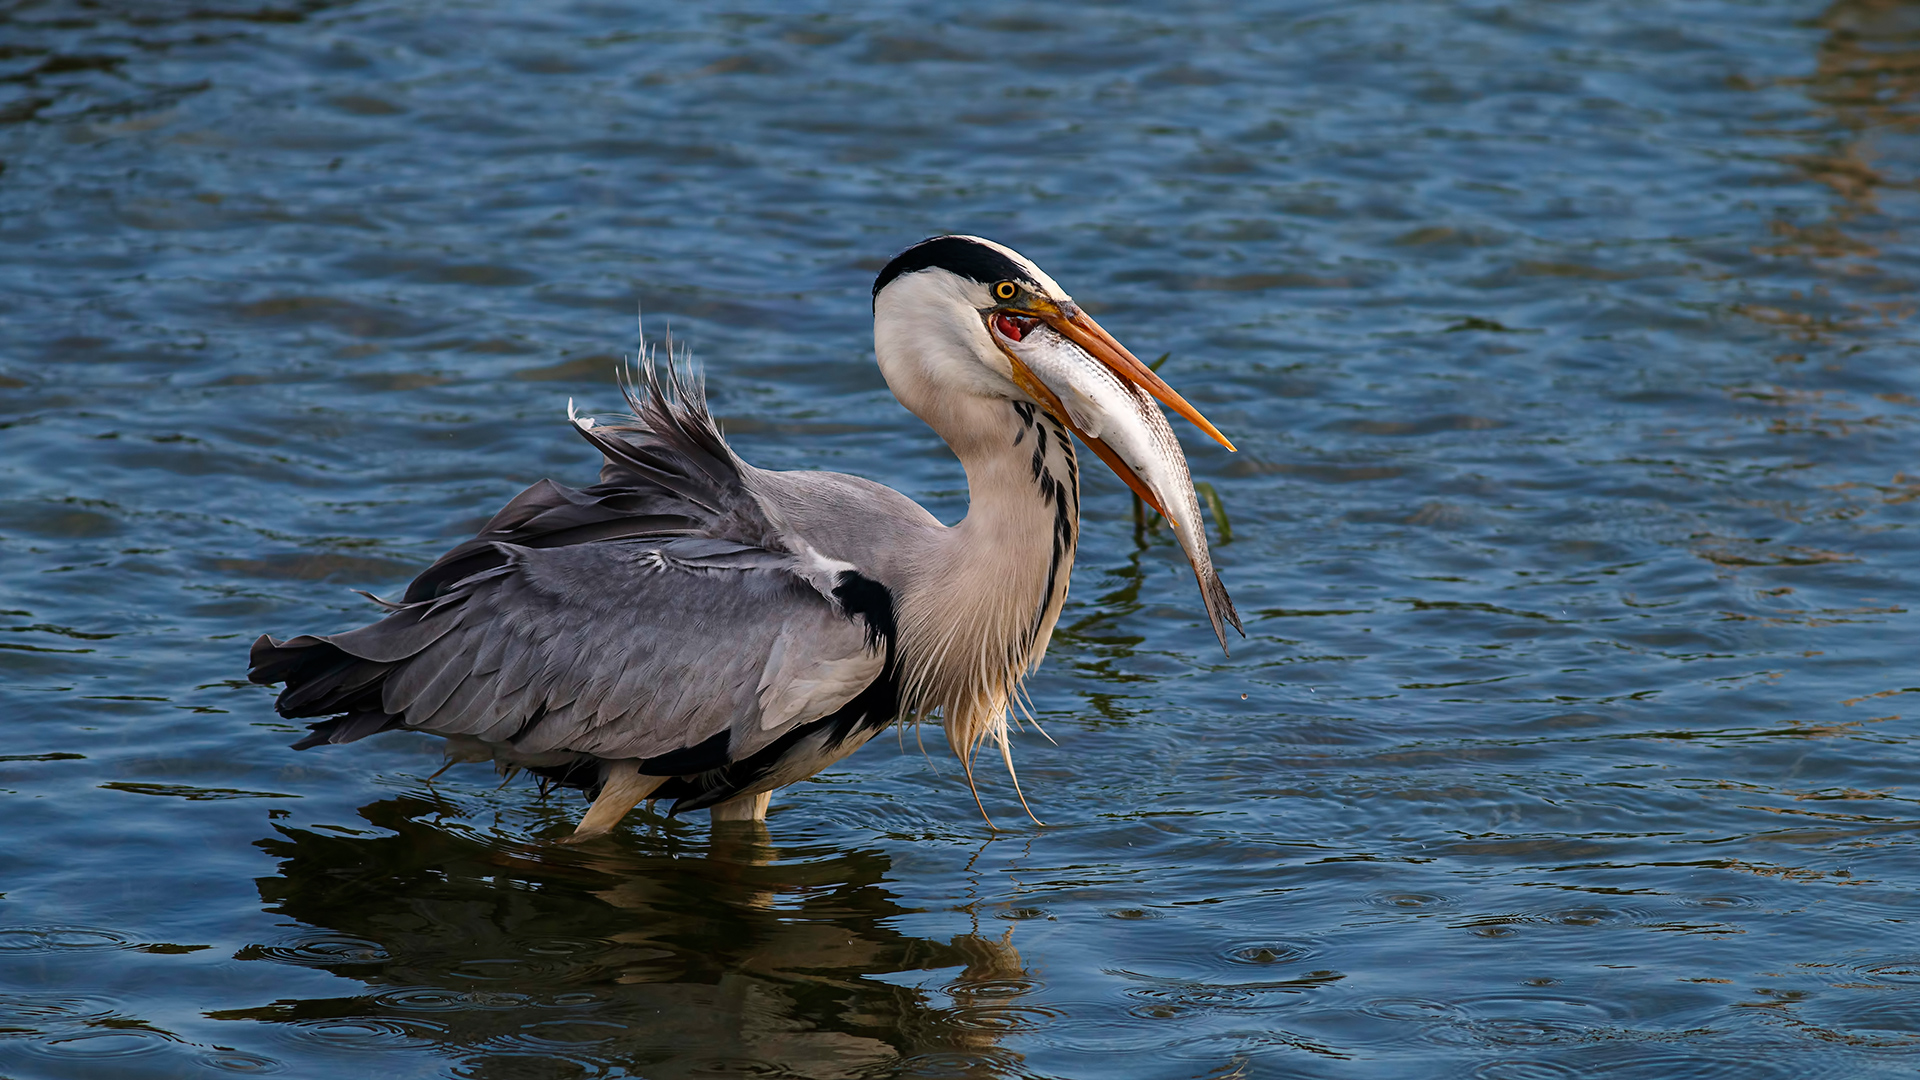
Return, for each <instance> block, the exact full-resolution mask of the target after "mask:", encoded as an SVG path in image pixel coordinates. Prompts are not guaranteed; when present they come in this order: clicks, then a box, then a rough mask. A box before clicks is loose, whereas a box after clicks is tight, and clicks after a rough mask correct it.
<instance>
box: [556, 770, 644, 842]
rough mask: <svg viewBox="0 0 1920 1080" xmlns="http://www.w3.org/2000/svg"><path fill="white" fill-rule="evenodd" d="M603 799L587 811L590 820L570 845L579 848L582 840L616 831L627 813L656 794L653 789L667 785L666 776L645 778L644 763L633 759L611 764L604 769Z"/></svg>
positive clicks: (570, 839) (586, 818)
mask: <svg viewBox="0 0 1920 1080" xmlns="http://www.w3.org/2000/svg"><path fill="white" fill-rule="evenodd" d="M601 770H602V771H601V780H600V797H599V798H597V799H595V800H593V805H592V806H590V807H588V808H587V813H586V816H584V817H582V818H581V819H580V824H579V825H577V826H575V827H574V830H573V835H572V836H569V837H567V839H566V842H567V843H569V844H577V843H579V842H580V841H582V840H591V839H593V838H594V837H596V836H604V835H606V834H607V833H609V832H611V831H613V827H614V826H615V825H618V824H620V819H621V818H623V817H626V816H627V811H629V810H631V809H633V808H634V807H635V806H638V805H639V804H640V800H642V799H644V798H646V797H647V796H649V795H651V794H653V789H654V788H657V787H659V786H660V785H661V784H664V783H666V782H667V778H666V777H664V776H643V775H641V773H640V763H639V762H637V761H633V760H631V759H628V760H622V761H609V762H607V763H606V764H605V765H604V766H602V767H601Z"/></svg>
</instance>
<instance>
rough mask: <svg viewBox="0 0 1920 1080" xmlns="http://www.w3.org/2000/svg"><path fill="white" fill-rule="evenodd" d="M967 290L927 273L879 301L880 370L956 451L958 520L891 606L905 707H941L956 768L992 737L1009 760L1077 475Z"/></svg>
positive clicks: (1075, 507)
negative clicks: (1010, 725) (964, 499)
mask: <svg viewBox="0 0 1920 1080" xmlns="http://www.w3.org/2000/svg"><path fill="white" fill-rule="evenodd" d="M969 288H974V287H973V286H969V285H968V284H967V283H965V282H963V281H961V280H960V279H959V278H957V277H954V276H953V275H951V274H946V273H944V272H940V271H928V272H923V273H917V274H910V275H907V276H906V277H903V278H900V279H899V280H897V281H895V282H894V283H893V284H892V285H890V286H888V287H887V288H886V289H885V290H883V291H882V293H881V294H880V295H879V296H878V297H876V298H875V304H874V323H873V330H874V334H873V337H874V352H875V355H876V357H877V358H878V360H879V362H880V371H881V374H883V375H884V376H886V380H887V386H888V387H889V388H890V389H891V390H892V391H893V393H894V396H895V397H897V398H899V399H900V403H901V404H902V405H905V406H906V407H907V408H908V409H909V410H910V411H912V412H913V414H914V415H916V416H918V417H920V419H922V420H924V421H926V422H927V425H928V426H929V427H931V428H933V430H934V431H935V432H936V433H938V434H939V436H940V437H941V438H942V439H945V440H946V443H947V445H948V446H950V447H952V448H953V452H954V454H955V455H956V456H957V457H959V459H960V463H961V465H963V466H964V467H965V468H966V470H967V488H968V495H969V502H968V507H967V516H966V518H965V519H963V520H962V521H961V522H960V523H959V524H958V525H955V526H953V527H952V528H950V529H944V530H940V531H938V533H936V534H935V535H933V536H931V537H929V543H928V544H927V546H926V547H925V548H924V549H922V550H921V551H920V552H918V553H917V555H918V557H917V558H916V561H917V562H919V564H920V565H919V566H918V567H917V570H918V572H917V573H915V574H913V575H912V578H911V579H912V581H913V585H912V586H911V587H910V588H907V589H904V590H902V591H901V592H900V593H899V594H897V595H896V596H895V604H896V611H897V614H898V617H899V627H900V658H901V660H902V662H903V675H904V676H905V685H904V687H903V690H904V701H905V703H906V706H907V708H908V709H910V710H912V711H913V713H915V714H916V715H925V714H926V713H927V712H929V711H932V710H934V709H938V710H939V711H940V714H941V719H942V722H943V725H944V726H945V727H946V730H947V741H948V742H949V743H950V744H951V745H952V746H953V748H954V751H955V752H956V753H958V754H959V755H960V758H961V761H962V762H963V763H965V762H968V761H970V760H971V758H972V754H973V751H974V749H975V748H976V747H978V746H979V744H980V743H981V742H982V741H983V740H990V741H992V742H994V743H996V744H997V745H998V746H999V747H1000V750H1001V755H1002V757H1003V758H1006V759H1007V764H1008V767H1009V768H1011V767H1012V761H1011V758H1010V756H1009V754H1008V750H1007V709H1008V706H1009V705H1010V704H1011V703H1012V702H1013V701H1014V700H1015V699H1016V696H1017V694H1018V693H1019V688H1020V680H1021V678H1022V677H1023V676H1024V675H1025V674H1026V673H1027V672H1028V671H1030V670H1032V668H1033V666H1034V665H1035V664H1038V663H1039V662H1040V658H1041V656H1043V655H1044V654H1045V653H1046V648H1047V641H1048V640H1049V639H1050V638H1051V637H1052V635H1053V627H1054V623H1055V622H1056V621H1057V620H1058V619H1059V617H1060V607H1061V605H1062V604H1063V603H1064V602H1065V600H1066V596H1067V579H1068V577H1069V576H1070V575H1071V572H1072V569H1073V555H1074V548H1075V546H1076V544H1077V542H1078V540H1079V531H1080V475H1079V470H1078V468H1077V465H1076V462H1075V458H1074V452H1073V444H1072V442H1071V437H1070V436H1068V434H1067V433H1066V431H1065V430H1064V429H1063V428H1062V427H1061V425H1060V423H1059V422H1058V421H1056V420H1054V419H1052V418H1051V417H1049V416H1047V414H1046V413H1045V412H1043V411H1041V410H1040V409H1039V408H1038V407H1037V406H1035V405H1034V404H1033V403H1032V402H1031V401H1030V399H1028V397H1027V395H1026V394H1025V393H1024V392H1022V391H1021V390H1020V389H1019V387H1017V386H1016V385H1014V383H1013V380H1012V367H1011V364H1010V362H1009V361H1008V360H1007V359H1006V357H1005V355H1004V354H1002V353H1001V352H1000V349H999V346H998V345H996V344H995V343H994V341H993V339H992V337H991V336H989V334H988V333H987V329H986V324H985V322H984V320H982V318H981V317H980V308H979V306H978V305H979V303H980V302H981V301H984V300H985V299H986V297H985V293H984V291H982V292H981V293H980V295H979V296H977V297H976V296H974V295H972V294H971V293H970V292H969V291H968V290H969ZM1036 451H1038V457H1037V458H1036V456H1035V455H1036ZM969 775H971V770H970V769H969Z"/></svg>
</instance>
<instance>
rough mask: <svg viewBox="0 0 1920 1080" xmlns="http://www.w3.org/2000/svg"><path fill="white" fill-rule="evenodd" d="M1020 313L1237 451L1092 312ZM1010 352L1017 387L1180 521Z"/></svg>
mask: <svg viewBox="0 0 1920 1080" xmlns="http://www.w3.org/2000/svg"><path fill="white" fill-rule="evenodd" d="M1040 307H1041V305H1036V308H1040ZM1019 314H1021V315H1023V316H1027V317H1030V318H1038V319H1040V320H1041V321H1042V322H1044V323H1046V324H1047V325H1048V326H1050V327H1052V328H1053V329H1054V330H1055V331H1056V332H1058V333H1059V334H1060V336H1062V337H1064V338H1066V339H1067V340H1068V341H1071V342H1073V343H1074V344H1075V345H1077V346H1079V347H1080V348H1081V349H1082V350H1083V351H1085V352H1086V353H1087V355H1089V356H1091V357H1093V358H1094V359H1095V360H1097V361H1099V362H1100V363H1101V364H1103V365H1105V366H1106V367H1107V369H1108V370H1110V371H1112V372H1113V373H1114V374H1115V375H1116V376H1118V377H1119V378H1120V379H1121V380H1122V381H1123V382H1127V383H1131V384H1132V385H1134V386H1138V387H1140V388H1141V389H1143V390H1145V391H1147V392H1148V393H1150V394H1152V395H1153V396H1154V397H1156V398H1158V399H1160V400H1161V401H1162V402H1164V403H1165V404H1166V405H1167V406H1169V407H1170V408H1172V409H1173V411H1175V412H1177V413H1179V414H1180V415H1181V416H1184V417H1186V418H1187V419H1189V420H1191V421H1193V422H1194V424H1195V425H1197V426H1198V427H1199V428H1200V430H1202V431H1204V432H1206V433H1207V434H1208V435H1211V436H1212V437H1213V438H1214V439H1215V440H1216V441H1217V442H1219V443H1220V445H1221V446H1224V447H1226V448H1227V449H1228V450H1232V449H1234V446H1233V444H1232V443H1230V442H1228V441H1227V437H1226V436H1225V435H1222V434H1220V429H1219V428H1216V427H1214V426H1213V425H1212V424H1211V423H1209V422H1208V421H1207V418H1206V417H1204V416H1201V415H1200V410H1198V409H1196V408H1194V407H1193V406H1192V405H1190V404H1188V403H1187V399H1186V398H1183V397H1181V396H1180V394H1179V392H1178V391H1176V390H1175V389H1174V388H1173V387H1171V386H1168V385H1167V384H1166V381H1165V380H1164V379H1162V378H1160V376H1159V375H1157V374H1155V373H1154V371H1153V369H1152V368H1150V367H1148V366H1147V365H1145V364H1143V363H1141V362H1140V358H1139V357H1137V356H1135V355H1133V353H1132V352H1130V351H1128V349H1127V347H1126V346H1125V345H1122V344H1120V343H1119V342H1118V341H1116V340H1114V337H1113V335H1112V334H1109V333H1107V331H1106V328H1105V327H1103V326H1101V325H1100V324H1099V323H1097V322H1094V321H1093V317H1092V316H1090V315H1088V314H1087V313H1086V312H1084V311H1081V310H1080V309H1079V308H1078V307H1076V306H1074V305H1073V304H1071V303H1069V304H1067V305H1066V306H1065V308H1064V309H1062V308H1058V307H1054V306H1053V305H1052V304H1046V305H1044V308H1043V309H1041V310H1035V309H1028V310H1023V311H1020V312H1019ZM1005 351H1006V356H1007V358H1008V359H1009V360H1011V361H1012V362H1013V381H1014V383H1015V385H1017V386H1019V387H1020V389H1022V390H1024V391H1026V392H1027V394H1028V395H1030V396H1031V397H1032V398H1033V399H1034V400H1035V401H1038V402H1040V403H1041V405H1042V406H1044V407H1045V408H1046V410H1047V412H1049V413H1051V414H1052V415H1053V416H1054V417H1055V418H1057V419H1058V420H1059V421H1060V422H1061V423H1063V424H1065V425H1066V426H1067V428H1068V430H1070V431H1072V432H1073V433H1074V434H1075V435H1077V436H1079V438H1080V441H1081V442H1083V443H1085V444H1086V445H1087V447H1088V448H1089V449H1091V450H1092V451H1093V452H1094V453H1095V454H1097V455H1099V458H1100V460H1102V461H1104V462H1106V463H1107V467H1108V468H1110V469H1112V470H1113V471H1114V475H1116V476H1118V477H1120V479H1122V480H1124V481H1126V484H1127V486H1128V487H1130V488H1132V489H1133V493H1134V494H1135V495H1138V496H1140V501H1142V502H1144V503H1146V504H1147V505H1148V506H1151V507H1153V508H1154V510H1156V511H1158V512H1159V514H1160V516H1161V517H1164V518H1166V519H1167V520H1168V521H1169V522H1172V521H1174V520H1175V519H1174V516H1173V514H1172V513H1171V512H1169V511H1168V509H1167V508H1166V506H1165V505H1164V504H1162V503H1161V501H1160V498H1159V496H1157V495H1155V494H1154V493H1153V489H1151V488H1150V487H1148V486H1147V483H1146V481H1144V480H1143V479H1141V477H1140V475H1139V473H1137V472H1135V471H1134V469H1133V466H1131V465H1129V464H1127V463H1126V461H1124V460H1122V459H1121V457H1120V455H1119V454H1117V453H1115V452H1114V451H1113V448H1112V447H1109V446H1108V445H1107V444H1106V442H1105V441H1103V440H1101V439H1099V438H1096V437H1094V436H1092V435H1089V434H1087V433H1086V432H1085V431H1083V430H1081V429H1080V426H1079V425H1078V424H1075V423H1074V422H1073V418H1072V415H1071V414H1070V413H1069V412H1068V411H1067V408H1066V406H1065V405H1064V404H1063V403H1062V402H1061V401H1060V398H1059V395H1057V394H1055V393H1054V392H1053V390H1052V388H1050V387H1048V386H1047V384H1046V383H1044V382H1042V381H1040V378H1039V377H1038V376H1036V375H1034V373H1033V372H1032V371H1030V370H1028V368H1027V366H1026V364H1024V363H1022V362H1021V360H1020V358H1019V357H1018V356H1016V355H1014V354H1013V352H1012V351H1011V350H1005Z"/></svg>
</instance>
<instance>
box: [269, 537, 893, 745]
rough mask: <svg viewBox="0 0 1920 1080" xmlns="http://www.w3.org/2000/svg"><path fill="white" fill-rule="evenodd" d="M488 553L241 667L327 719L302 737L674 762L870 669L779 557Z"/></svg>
mask: <svg viewBox="0 0 1920 1080" xmlns="http://www.w3.org/2000/svg"><path fill="white" fill-rule="evenodd" d="M495 548H496V551H495V554H496V555H497V556H498V562H497V565H494V566H492V567H490V568H488V569H485V570H483V571H481V572H480V573H477V574H473V575H470V576H468V577H466V578H463V579H461V580H460V581H458V582H456V583H454V584H453V585H452V586H451V587H449V588H447V589H446V590H445V591H444V592H442V593H441V594H440V595H438V596H436V597H434V598H432V599H428V600H422V601H417V602H414V603H408V604H403V605H399V606H397V607H396V609H395V610H394V611H393V612H392V613H391V614H389V615H388V616H387V617H386V618H385V619H383V620H381V621H380V622H378V623H375V624H374V625H372V626H368V627H364V628H362V629H359V630H353V631H349V632H347V633H342V634H333V635H327V636H303V637H297V638H294V639H291V640H289V641H285V642H276V641H273V640H272V639H270V638H262V639H261V640H260V641H259V642H257V643H256V644H255V647H254V657H253V659H254V671H253V678H254V680H255V681H258V682H271V681H278V680H279V679H282V678H284V679H285V680H286V681H287V684H288V686H287V690H286V692H285V693H283V694H282V695H281V699H280V701H279V702H278V706H279V709H280V711H281V713H282V715H285V716H289V717H294V716H326V715H335V714H340V713H345V714H347V715H346V716H345V717H344V718H342V719H338V720H333V721H328V722H326V723H324V724H318V725H315V735H314V736H313V737H310V738H309V740H307V741H306V743H305V744H304V745H314V744H317V743H318V742H326V741H351V740H352V739H354V738H359V737H361V736H363V735H365V734H368V733H371V732H372V731H376V730H384V729H386V728H388V727H405V728H410V729H417V730H422V731H429V732H434V733H437V734H442V735H467V736H472V737H474V738H477V739H480V740H482V741H485V742H489V743H496V744H506V745H509V746H511V747H512V748H513V749H514V750H515V751H516V752H517V753H518V754H522V755H528V756H531V755H536V754H542V753H546V752H551V751H562V752H572V753H578V754H589V755H592V756H594V757H599V758H637V759H641V762H642V765H641V769H642V771H643V772H647V773H651V774H653V775H664V776H684V775H690V774H696V773H701V772H705V771H708V770H712V769H718V768H724V767H726V766H728V765H730V764H734V763H737V762H740V761H743V760H745V759H746V758H748V757H750V756H752V755H753V754H755V753H757V752H759V751H761V750H763V749H765V748H766V747H768V746H769V745H770V744H772V743H773V742H775V741H776V740H778V739H779V738H780V737H781V736H782V735H785V734H787V733H789V732H792V731H794V730H796V729H798V728H800V727H803V726H805V725H807V724H809V723H812V722H814V721H817V720H819V719H821V718H822V717H826V716H829V715H831V714H833V713H835V711H836V710H839V709H840V708H841V707H842V706H844V705H845V704H846V703H847V702H848V701H850V700H852V699H853V698H855V697H856V696H858V695H859V694H860V693H861V692H862V691H863V690H865V689H867V688H868V687H869V686H870V685H872V684H873V683H874V682H875V681H876V680H877V679H880V678H881V676H882V671H883V667H884V661H885V656H884V652H885V646H884V643H883V641H882V640H881V635H880V633H879V630H880V628H879V627H877V626H872V625H869V621H868V617H867V616H864V615H859V614H854V613H850V612H848V611H846V610H844V609H843V607H842V606H841V605H840V604H839V603H837V602H836V601H835V600H834V599H832V598H830V597H829V596H828V595H825V594H823V593H822V592H821V591H820V590H819V589H818V588H817V587H816V585H815V584H814V583H813V580H817V578H818V575H817V574H812V575H803V574H802V573H801V572H800V568H799V567H798V565H797V560H796V558H795V557H794V556H791V555H788V554H785V553H783V552H771V551H767V550H765V549H761V548H755V547H751V546H748V545H743V544H738V543H734V542H731V541H725V540H713V539H703V538H649V539H643V540H622V541H610V542H600V543H590V544H577V545H569V546H564V547H556V548H548V549H537V548H527V547H519V546H515V545H510V544H496V545H495ZM810 578H812V579H813V580H810ZM888 629H890V627H889V628H888ZM888 719H891V718H890V717H888Z"/></svg>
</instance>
